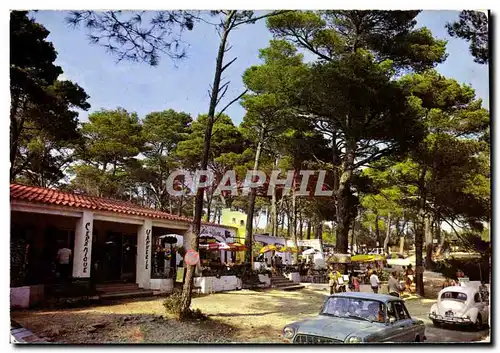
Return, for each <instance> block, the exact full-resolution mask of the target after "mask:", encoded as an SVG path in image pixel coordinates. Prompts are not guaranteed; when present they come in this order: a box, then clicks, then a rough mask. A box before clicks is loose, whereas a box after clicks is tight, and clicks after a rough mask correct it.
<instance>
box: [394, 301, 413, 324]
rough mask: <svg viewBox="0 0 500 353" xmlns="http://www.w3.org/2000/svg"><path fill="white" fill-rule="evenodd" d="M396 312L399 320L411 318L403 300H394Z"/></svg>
mask: <svg viewBox="0 0 500 353" xmlns="http://www.w3.org/2000/svg"><path fill="white" fill-rule="evenodd" d="M392 305H393V306H394V312H395V313H396V319H397V320H406V319H409V318H410V315H409V314H408V312H407V311H406V308H405V306H404V304H403V303H402V302H393V303H392Z"/></svg>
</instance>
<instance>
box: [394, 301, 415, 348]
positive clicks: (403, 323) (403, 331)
mask: <svg viewBox="0 0 500 353" xmlns="http://www.w3.org/2000/svg"><path fill="white" fill-rule="evenodd" d="M393 305H394V312H395V313H396V317H397V322H398V330H399V334H398V341H396V342H413V341H415V337H416V328H417V327H416V323H415V321H413V320H412V318H411V317H410V314H409V313H408V310H407V309H406V306H405V304H404V303H403V302H402V301H395V302H393Z"/></svg>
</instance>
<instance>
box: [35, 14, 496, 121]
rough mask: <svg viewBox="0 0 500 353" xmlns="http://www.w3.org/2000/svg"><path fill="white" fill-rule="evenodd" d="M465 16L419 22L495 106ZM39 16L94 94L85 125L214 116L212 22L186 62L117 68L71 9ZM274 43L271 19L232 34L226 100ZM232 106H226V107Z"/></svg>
mask: <svg viewBox="0 0 500 353" xmlns="http://www.w3.org/2000/svg"><path fill="white" fill-rule="evenodd" d="M458 13H459V12H458V11H437V10H434V11H423V12H422V13H420V15H419V16H418V17H417V22H418V24H417V27H424V26H425V27H427V28H429V29H430V30H431V31H432V33H433V35H434V36H435V37H437V38H439V39H445V40H447V41H448V44H447V52H448V54H449V56H448V59H447V60H446V61H445V62H444V63H443V64H440V65H439V66H438V67H437V70H438V71H439V72H440V73H441V74H443V75H444V76H446V77H450V78H454V79H456V80H457V81H459V82H461V83H466V84H469V85H471V86H472V87H473V88H474V89H475V90H476V94H477V96H478V97H480V98H482V99H483V106H485V107H486V108H488V104H489V78H488V66H487V65H480V64H477V63H474V61H473V57H472V56H471V55H470V52H469V44H468V42H466V41H464V40H462V39H457V38H451V37H450V36H449V35H448V33H447V31H446V29H445V24H446V23H447V22H452V21H455V20H456V19H458ZM33 16H34V17H35V18H36V20H37V22H39V23H41V24H43V25H44V26H45V27H46V28H47V29H48V30H49V31H50V35H49V37H48V40H49V41H51V42H52V43H53V44H54V47H55V48H56V50H57V52H58V57H57V60H56V63H57V64H58V65H60V66H61V67H62V69H63V71H64V74H63V75H62V77H60V78H62V79H69V80H72V81H73V82H76V83H78V84H79V85H80V86H82V87H83V88H84V89H85V91H86V92H87V94H88V95H89V96H90V99H89V102H90V104H91V108H90V110H89V111H87V112H81V113H80V117H79V118H80V120H81V121H86V120H87V116H88V114H89V113H91V112H93V111H96V110H100V109H115V108H117V107H122V108H125V109H126V110H128V111H129V112H136V113H137V114H138V115H139V117H141V118H142V117H144V116H145V115H146V114H148V113H150V112H153V111H162V110H166V109H174V110H176V111H184V112H187V113H189V114H191V115H192V116H193V117H194V118H195V117H196V116H197V115H198V114H203V113H206V112H207V110H208V105H209V97H208V89H209V85H210V84H211V83H212V80H213V72H214V70H215V57H216V52H217V49H218V45H219V37H218V35H217V33H216V31H215V29H214V28H212V27H211V26H210V25H208V24H197V25H196V26H195V28H194V30H193V31H190V32H186V33H185V35H184V37H183V39H184V40H185V42H187V43H189V47H188V49H187V55H188V57H187V58H186V59H184V60H182V61H177V62H175V63H174V62H173V61H172V60H171V59H170V58H168V57H166V56H165V57H162V58H161V61H160V64H159V65H158V66H156V67H151V66H149V65H147V64H145V63H133V62H126V61H122V62H119V63H117V62H116V58H115V57H113V56H112V55H111V54H109V53H107V52H106V50H105V49H104V48H103V47H100V46H97V45H92V44H90V43H89V41H88V39H87V32H86V30H85V29H83V28H80V29H73V28H71V27H69V26H68V25H67V24H66V22H65V17H66V16H67V13H66V12H64V11H39V12H37V13H34V14H33ZM270 39H271V34H270V33H269V32H268V30H267V28H266V26H265V21H260V22H257V23H256V24H253V25H246V26H243V27H241V28H239V29H238V30H236V31H235V32H233V33H232V34H231V36H230V39H229V42H230V44H231V45H233V49H232V50H231V51H229V53H228V54H227V58H228V59H232V58H234V57H237V60H236V61H235V62H234V63H233V65H231V66H230V67H229V68H228V70H227V71H226V74H225V77H226V78H227V79H228V80H229V81H231V84H230V88H229V89H228V92H227V94H226V98H225V101H226V102H229V101H231V100H232V99H233V98H234V97H237V96H238V95H239V94H240V93H241V92H242V91H243V89H244V88H243V83H242V80H241V76H242V74H243V72H244V71H245V69H247V68H248V67H249V66H251V65H258V64H260V63H261V61H260V59H259V58H258V54H259V49H261V48H265V47H267V45H268V43H269V40H270ZM225 104H226V103H224V102H222V103H221V106H224V105H225ZM226 113H227V114H228V115H229V116H230V117H231V118H232V119H233V121H234V122H235V124H239V123H240V122H241V121H242V119H243V116H244V114H245V111H244V109H243V108H242V107H241V106H240V105H239V103H235V104H233V105H232V106H231V107H230V108H228V109H227V111H226Z"/></svg>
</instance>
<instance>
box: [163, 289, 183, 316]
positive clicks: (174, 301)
mask: <svg viewBox="0 0 500 353" xmlns="http://www.w3.org/2000/svg"><path fill="white" fill-rule="evenodd" d="M181 299H182V292H173V293H172V294H170V295H169V296H168V297H167V298H165V300H164V301H163V306H164V307H165V309H166V310H167V313H170V314H174V315H176V316H178V315H179V314H180V312H181Z"/></svg>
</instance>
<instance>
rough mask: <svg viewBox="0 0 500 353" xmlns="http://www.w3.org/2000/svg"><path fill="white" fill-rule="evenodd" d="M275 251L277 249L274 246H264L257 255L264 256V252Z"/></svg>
mask: <svg viewBox="0 0 500 353" xmlns="http://www.w3.org/2000/svg"><path fill="white" fill-rule="evenodd" d="M276 250H278V249H277V248H276V245H272V244H271V245H266V246H264V247H263V248H262V249H260V251H259V253H261V254H264V253H266V252H269V251H276Z"/></svg>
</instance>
